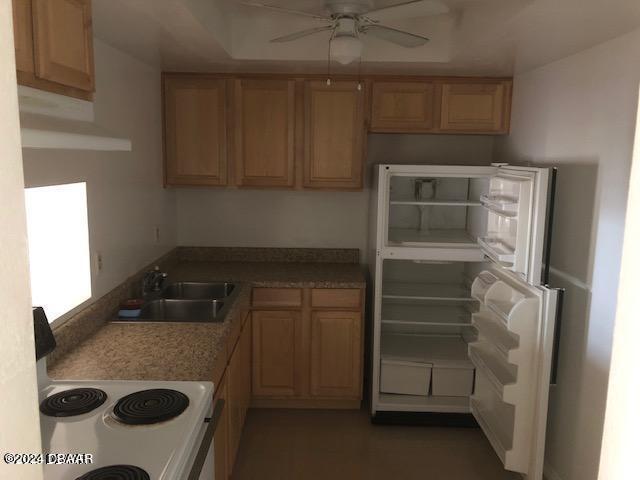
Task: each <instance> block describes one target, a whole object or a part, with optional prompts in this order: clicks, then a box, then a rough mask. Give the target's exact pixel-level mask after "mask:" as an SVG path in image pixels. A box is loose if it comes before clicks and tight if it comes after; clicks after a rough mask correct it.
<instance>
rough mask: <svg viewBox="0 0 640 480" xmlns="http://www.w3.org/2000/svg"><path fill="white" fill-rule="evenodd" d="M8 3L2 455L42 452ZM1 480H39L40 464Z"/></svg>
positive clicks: (0, 53) (14, 469)
mask: <svg viewBox="0 0 640 480" xmlns="http://www.w3.org/2000/svg"><path fill="white" fill-rule="evenodd" d="M11 22H12V14H11V2H0V91H1V92H2V95H0V131H1V132H2V141H0V225H1V226H2V227H1V228H0V271H1V272H2V275H0V306H1V307H0V452H1V453H2V454H3V455H4V453H6V452H16V453H18V452H25V453H37V452H39V451H40V425H39V422H38V397H37V389H36V377H35V347H34V342H33V318H32V316H31V299H30V293H29V277H28V275H29V273H28V272H29V269H28V265H27V233H26V228H27V227H26V222H25V210H24V194H23V185H24V184H23V180H22V161H21V156H20V131H19V124H18V100H17V98H18V97H17V92H16V78H15V63H14V54H13V30H12V25H11ZM0 478H3V479H4V478H7V479H9V478H10V479H12V480H40V479H41V478H42V469H41V467H40V466H39V465H33V466H24V465H18V466H10V465H7V464H6V463H5V462H4V461H3V460H2V459H0Z"/></svg>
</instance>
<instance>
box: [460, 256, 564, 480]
mask: <svg viewBox="0 0 640 480" xmlns="http://www.w3.org/2000/svg"><path fill="white" fill-rule="evenodd" d="M472 295H473V297H474V298H476V299H478V300H479V301H480V308H479V310H478V312H476V313H474V314H473V315H472V323H473V325H474V326H475V327H476V329H477V331H478V337H477V341H475V342H473V343H470V344H469V358H470V359H471V362H472V363H473V364H474V366H475V368H476V378H475V391H474V394H473V395H472V397H471V399H470V408H471V413H472V414H473V415H474V417H475V418H476V420H477V421H478V423H479V424H480V426H481V428H482V430H483V431H484V433H485V435H486V436H487V438H488V439H489V441H490V443H491V445H492V446H493V448H494V450H495V451H496V453H497V455H498V457H500V460H501V461H502V463H503V464H504V467H505V469H507V470H511V471H515V472H519V473H521V474H523V475H524V476H525V478H526V479H528V480H542V471H543V463H544V442H545V431H546V420H547V407H548V397H549V382H550V376H551V364H552V357H553V345H554V330H555V324H556V317H557V302H558V291H556V290H553V289H549V288H546V287H533V286H531V285H528V284H526V283H525V282H523V281H522V280H520V279H519V278H518V277H517V276H516V275H514V274H511V273H509V272H506V271H505V270H504V269H500V268H495V269H492V270H491V271H487V272H482V273H481V274H480V275H479V276H478V277H476V279H475V281H474V283H473V287H472Z"/></svg>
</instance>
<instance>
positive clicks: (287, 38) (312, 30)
mask: <svg viewBox="0 0 640 480" xmlns="http://www.w3.org/2000/svg"><path fill="white" fill-rule="evenodd" d="M334 28H335V27H334V26H333V25H326V26H324V27H316V28H308V29H306V30H302V31H300V32H295V33H290V34H289V35H283V36H282V37H276V38H273V39H271V40H270V42H271V43H282V42H290V41H292V40H298V39H299V38H302V37H306V36H308V35H313V34H314V33H319V32H328V31H329V30H333V29H334Z"/></svg>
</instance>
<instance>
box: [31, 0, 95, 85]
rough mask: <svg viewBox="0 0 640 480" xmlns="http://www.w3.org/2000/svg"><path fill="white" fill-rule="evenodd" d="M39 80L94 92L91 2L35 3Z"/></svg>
mask: <svg viewBox="0 0 640 480" xmlns="http://www.w3.org/2000/svg"><path fill="white" fill-rule="evenodd" d="M33 28H34V32H33V34H34V35H33V37H34V43H35V58H36V62H35V67H36V75H37V76H38V77H39V78H42V79H45V80H49V81H52V82H56V83H60V84H63V85H67V86H69V87H74V88H78V89H80V90H85V91H93V90H94V72H93V33H92V28H91V0H33Z"/></svg>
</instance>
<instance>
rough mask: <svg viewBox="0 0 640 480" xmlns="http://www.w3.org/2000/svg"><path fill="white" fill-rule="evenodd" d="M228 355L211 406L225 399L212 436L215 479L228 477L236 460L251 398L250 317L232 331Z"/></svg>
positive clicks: (226, 479)
mask: <svg viewBox="0 0 640 480" xmlns="http://www.w3.org/2000/svg"><path fill="white" fill-rule="evenodd" d="M232 335H234V336H235V338H232V339H231V340H230V346H229V351H230V352H231V355H230V356H229V358H228V362H226V361H225V365H226V368H225V369H224V374H222V378H221V380H220V381H218V384H217V385H216V391H215V395H214V406H215V405H216V402H217V401H218V400H224V402H225V403H224V409H223V411H222V416H221V418H220V422H219V423H218V426H217V427H216V433H215V435H214V437H213V441H214V447H213V448H214V454H215V459H214V462H215V478H216V480H228V479H229V478H230V477H231V473H232V471H233V466H234V464H235V461H236V456H237V452H238V447H239V446H240V437H241V436H242V429H243V427H244V421H245V418H246V415H247V409H248V408H249V402H250V399H251V317H250V316H249V315H247V318H246V319H245V320H244V324H243V325H242V327H241V328H240V331H239V332H238V331H237V330H236V333H234V334H232Z"/></svg>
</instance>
